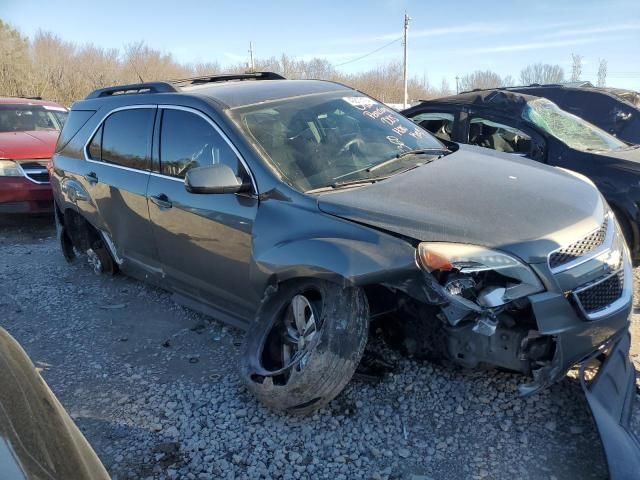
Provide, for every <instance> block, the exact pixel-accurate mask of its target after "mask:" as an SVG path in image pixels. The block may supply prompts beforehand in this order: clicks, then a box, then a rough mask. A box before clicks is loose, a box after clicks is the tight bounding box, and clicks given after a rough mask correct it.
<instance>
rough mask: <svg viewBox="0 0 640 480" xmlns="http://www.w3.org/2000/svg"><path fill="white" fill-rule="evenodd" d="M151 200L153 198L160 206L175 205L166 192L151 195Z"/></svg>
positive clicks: (168, 206)
mask: <svg viewBox="0 0 640 480" xmlns="http://www.w3.org/2000/svg"><path fill="white" fill-rule="evenodd" d="M149 200H151V201H152V202H153V203H155V204H156V205H157V206H158V207H160V208H171V207H173V203H171V200H169V197H167V196H166V195H165V194H164V193H160V194H158V195H151V196H150V197H149Z"/></svg>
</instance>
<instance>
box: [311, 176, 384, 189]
mask: <svg viewBox="0 0 640 480" xmlns="http://www.w3.org/2000/svg"><path fill="white" fill-rule="evenodd" d="M387 178H389V175H386V176H384V177H372V178H359V179H358V180H349V181H348V182H334V183H332V184H331V185H325V186H324V187H318V188H313V189H311V190H307V191H306V192H305V193H318V192H326V191H329V190H336V189H338V188H344V187H351V186H356V185H364V184H365V183H376V182H379V181H380V180H385V179H387Z"/></svg>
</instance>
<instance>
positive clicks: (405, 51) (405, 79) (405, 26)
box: [402, 12, 411, 108]
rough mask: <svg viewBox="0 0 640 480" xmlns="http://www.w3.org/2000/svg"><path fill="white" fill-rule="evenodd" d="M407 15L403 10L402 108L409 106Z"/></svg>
mask: <svg viewBox="0 0 640 480" xmlns="http://www.w3.org/2000/svg"><path fill="white" fill-rule="evenodd" d="M409 20H411V19H410V18H409V15H407V13H406V12H405V14H404V41H403V42H402V44H403V45H404V108H409V103H408V102H409V88H408V87H409V78H408V76H407V69H408V65H407V34H408V33H409Z"/></svg>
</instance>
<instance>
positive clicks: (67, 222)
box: [56, 206, 102, 252]
mask: <svg viewBox="0 0 640 480" xmlns="http://www.w3.org/2000/svg"><path fill="white" fill-rule="evenodd" d="M56 215H57V216H58V220H59V221H60V223H61V224H62V225H63V226H64V228H65V232H66V234H67V235H68V236H69V239H70V240H71V242H72V243H73V246H74V247H76V248H77V249H78V250H80V251H82V252H85V251H87V250H89V249H90V248H92V247H93V245H94V244H95V242H102V237H101V236H100V232H99V231H98V230H97V229H96V228H95V227H94V226H93V225H91V223H89V222H88V221H87V220H86V219H85V218H84V217H83V216H82V215H80V214H79V213H78V212H76V211H75V210H73V209H71V208H67V209H66V210H65V211H64V212H62V211H60V209H59V208H58V207H57V206H56Z"/></svg>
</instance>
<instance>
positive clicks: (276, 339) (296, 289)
mask: <svg viewBox="0 0 640 480" xmlns="http://www.w3.org/2000/svg"><path fill="white" fill-rule="evenodd" d="M300 296H303V297H304V298H305V299H307V306H305V308H304V311H305V312H307V313H306V314H305V315H312V314H313V315H315V316H314V317H313V318H312V319H311V320H310V321H311V322H313V324H314V325H315V327H316V328H315V329H314V331H315V334H314V335H313V337H312V338H311V339H310V340H309V341H306V340H304V339H303V340H302V344H303V347H302V348H301V349H298V350H295V351H294V352H293V355H291V350H289V354H285V353H284V352H283V350H284V349H285V348H289V349H290V348H294V347H289V346H286V345H289V343H288V342H287V341H285V340H284V338H285V337H286V338H287V339H288V341H289V342H290V341H291V337H290V336H289V334H290V332H291V331H292V330H291V328H289V329H286V326H287V324H289V325H290V322H291V319H292V318H293V317H294V314H293V306H292V301H294V302H297V303H298V305H299V304H300V301H301V300H300ZM294 298H295V299H296V300H294ZM298 308H300V307H298ZM309 309H311V310H309ZM316 318H317V321H316V320H315V319H316ZM294 327H295V328H294V329H293V332H294V334H295V333H296V332H297V331H298V330H299V328H297V327H298V324H297V323H296V325H295V326H294ZM368 329H369V305H368V303H367V299H366V296H365V294H364V292H363V290H362V289H360V288H341V287H340V286H339V285H336V284H333V283H330V282H326V281H322V280H299V281H292V282H288V283H286V284H284V285H280V286H279V288H278V289H277V290H276V289H273V291H271V292H269V293H268V294H267V295H266V297H265V299H264V300H263V302H262V305H261V306H260V308H259V310H258V313H257V316H256V321H255V323H254V324H253V325H252V327H251V328H250V329H249V331H248V332H247V336H246V338H245V342H244V347H243V351H242V354H241V357H240V377H241V378H242V381H243V382H244V383H245V385H246V386H247V388H248V389H249V391H251V392H252V393H253V394H254V395H255V396H256V397H257V398H258V399H259V400H260V401H261V402H262V403H263V404H264V405H266V406H267V407H269V408H271V409H273V410H279V411H286V412H289V413H295V414H299V415H305V414H308V413H311V412H313V411H314V410H317V409H318V408H321V407H322V406H324V405H326V404H327V403H329V402H330V401H331V400H333V399H334V398H335V397H336V396H337V395H338V394H339V393H340V392H341V391H342V389H343V388H344V387H345V385H346V384H347V383H348V382H349V380H350V379H351V377H352V376H353V374H354V372H355V370H356V368H357V367H358V363H359V362H360V358H361V357H362V354H363V352H364V348H365V345H366V343H367V335H368ZM306 330H307V328H306V327H305V331H306ZM299 341H300V340H298V342H299ZM305 341H306V342H307V343H306V345H304V343H305ZM299 345H300V344H298V346H299ZM285 357H286V358H285ZM288 357H290V358H289V359H288V360H287V358H288Z"/></svg>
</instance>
